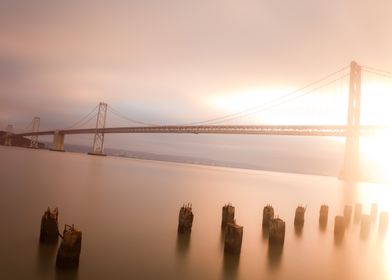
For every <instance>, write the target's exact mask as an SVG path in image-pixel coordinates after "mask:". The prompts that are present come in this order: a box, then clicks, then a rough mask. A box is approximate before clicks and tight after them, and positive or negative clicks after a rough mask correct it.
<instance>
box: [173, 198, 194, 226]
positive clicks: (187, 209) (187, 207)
mask: <svg viewBox="0 0 392 280" xmlns="http://www.w3.org/2000/svg"><path fill="white" fill-rule="evenodd" d="M192 223H193V213H192V204H190V203H188V204H184V205H183V206H182V207H181V209H180V213H179V214H178V230H177V231H178V233H191V230H192Z"/></svg>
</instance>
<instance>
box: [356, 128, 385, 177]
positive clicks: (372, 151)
mask: <svg viewBox="0 0 392 280" xmlns="http://www.w3.org/2000/svg"><path fill="white" fill-rule="evenodd" d="M391 143H392V131H387V132H383V133H380V134H378V135H375V136H369V137H362V138H361V143H360V145H361V161H362V162H363V165H364V167H365V169H366V170H365V172H368V173H369V175H371V176H373V177H376V178H380V177H381V178H380V179H383V180H386V181H388V182H392V165H391V159H392V147H391Z"/></svg>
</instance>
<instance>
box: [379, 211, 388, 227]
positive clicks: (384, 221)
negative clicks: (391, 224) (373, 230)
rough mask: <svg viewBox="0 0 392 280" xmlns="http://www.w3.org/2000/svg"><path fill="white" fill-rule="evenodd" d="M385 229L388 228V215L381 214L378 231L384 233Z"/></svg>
mask: <svg viewBox="0 0 392 280" xmlns="http://www.w3.org/2000/svg"><path fill="white" fill-rule="evenodd" d="M387 228H388V213H387V212H381V213H380V221H379V225H378V229H379V231H385V230H386V229H387Z"/></svg>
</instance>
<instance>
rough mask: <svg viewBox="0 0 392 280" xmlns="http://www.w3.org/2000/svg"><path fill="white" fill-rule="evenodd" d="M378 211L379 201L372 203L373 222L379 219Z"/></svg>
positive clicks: (371, 215) (371, 214)
mask: <svg viewBox="0 0 392 280" xmlns="http://www.w3.org/2000/svg"><path fill="white" fill-rule="evenodd" d="M377 212H378V205H377V203H372V207H371V210H370V217H371V219H372V222H375V221H376V220H377Z"/></svg>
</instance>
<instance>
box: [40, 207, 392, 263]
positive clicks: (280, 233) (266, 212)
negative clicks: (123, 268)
mask: <svg viewBox="0 0 392 280" xmlns="http://www.w3.org/2000/svg"><path fill="white" fill-rule="evenodd" d="M328 211H329V207H328V205H324V204H323V205H321V207H320V213H319V224H320V226H322V227H325V226H326V225H327V222H328ZM305 212H306V207H303V206H301V205H299V206H298V207H297V208H296V210H295V217H294V226H295V227H296V228H297V227H300V228H302V227H303V226H304V223H305ZM377 213H378V205H377V204H372V206H371V212H370V214H369V215H366V214H362V205H361V204H355V208H354V222H356V223H359V222H360V235H361V237H367V236H368V235H369V232H370V228H371V224H372V222H374V221H375V220H377ZM351 216H352V206H351V205H346V206H345V207H344V212H343V215H337V216H335V220H334V235H335V238H342V237H343V236H344V233H345V230H346V227H347V226H348V225H349V224H350V222H351ZM193 217H194V216H193V212H192V204H190V203H187V204H183V205H182V207H181V208H180V212H179V215H178V230H177V231H178V234H181V235H185V236H189V234H190V233H191V231H192V224H193ZM262 226H263V230H264V229H267V230H268V244H269V246H273V247H274V248H276V246H283V244H284V240H285V231H286V224H285V222H284V220H282V219H280V218H279V217H275V216H274V208H273V207H272V206H271V205H270V204H268V205H266V206H265V207H264V208H263V221H262ZM221 227H222V233H223V234H224V236H225V243H224V244H225V245H224V252H225V253H229V254H236V255H238V254H240V253H241V246H242V237H243V227H242V226H240V225H238V224H237V223H236V220H235V207H234V206H233V205H232V204H231V203H228V204H225V205H224V206H223V207H222V223H221ZM387 227H388V213H387V212H381V213H380V215H379V231H385V230H386V229H387ZM58 237H61V239H62V241H61V244H60V247H59V249H58V251H57V257H56V266H57V268H65V269H69V268H77V267H78V265H79V257H80V252H81V246H82V232H81V231H79V230H78V229H76V228H75V226H74V225H73V224H72V225H71V226H70V225H67V224H66V225H65V226H64V230H63V235H61V234H60V233H59V231H58V209H57V208H55V209H54V210H53V211H51V210H50V208H49V207H48V209H47V210H46V211H45V212H44V214H43V215H42V218H41V228H40V239H39V240H40V242H41V243H57V241H58Z"/></svg>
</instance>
